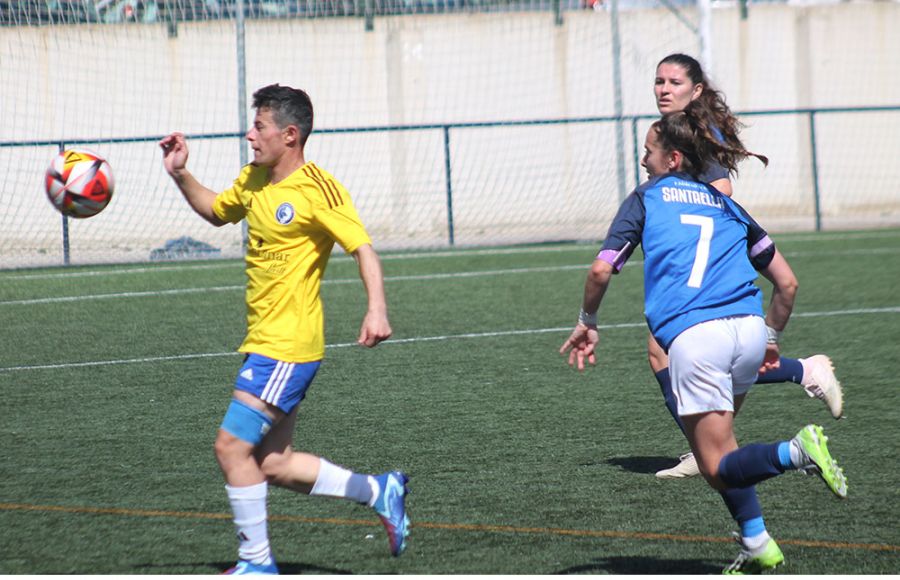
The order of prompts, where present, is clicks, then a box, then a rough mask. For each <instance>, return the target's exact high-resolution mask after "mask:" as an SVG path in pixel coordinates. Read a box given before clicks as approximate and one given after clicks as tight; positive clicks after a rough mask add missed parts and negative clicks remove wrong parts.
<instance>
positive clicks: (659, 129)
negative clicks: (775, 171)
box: [651, 103, 769, 178]
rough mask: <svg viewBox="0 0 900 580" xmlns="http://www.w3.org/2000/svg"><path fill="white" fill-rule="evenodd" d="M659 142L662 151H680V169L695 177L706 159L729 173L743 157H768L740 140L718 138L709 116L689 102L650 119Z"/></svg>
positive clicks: (705, 166) (765, 159)
mask: <svg viewBox="0 0 900 580" xmlns="http://www.w3.org/2000/svg"><path fill="white" fill-rule="evenodd" d="M651 128H652V129H653V130H654V131H656V135H657V137H658V139H659V144H660V147H662V149H664V150H665V151H680V152H681V153H682V155H684V160H683V161H682V163H681V170H682V171H684V172H685V173H689V174H691V175H692V176H694V177H695V178H696V177H698V176H699V175H701V174H702V173H703V172H704V171H705V170H706V168H707V167H708V166H709V165H710V163H716V164H718V165H720V166H722V167H724V168H725V169H727V170H728V172H729V173H734V174H736V173H737V166H738V163H740V162H741V161H743V160H744V159H746V158H747V157H756V158H757V159H759V160H760V161H762V163H763V165H768V164H769V158H768V157H766V156H765V155H759V154H758V153H753V152H751V151H747V149H746V148H745V147H744V146H743V144H740V143H739V145H738V146H737V147H736V146H734V145H732V144H731V143H729V142H727V141H722V140H720V139H718V138H717V137H716V135H715V133H714V132H713V129H712V127H710V126H709V118H708V117H707V116H706V115H705V113H704V112H703V110H702V109H701V108H700V107H697V106H695V105H694V103H691V104H690V105H688V106H687V107H686V108H685V109H684V110H683V111H678V112H675V113H669V114H667V115H663V117H662V118H661V119H660V120H659V121H656V122H655V123H653V125H652V126H651Z"/></svg>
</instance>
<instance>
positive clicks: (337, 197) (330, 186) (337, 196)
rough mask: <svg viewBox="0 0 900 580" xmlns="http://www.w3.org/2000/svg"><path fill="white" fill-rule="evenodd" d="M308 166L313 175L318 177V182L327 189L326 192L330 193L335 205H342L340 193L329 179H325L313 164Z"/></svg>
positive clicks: (342, 200)
mask: <svg viewBox="0 0 900 580" xmlns="http://www.w3.org/2000/svg"><path fill="white" fill-rule="evenodd" d="M309 165H310V169H312V171H313V173H315V174H316V175H318V176H319V181H320V182H321V183H324V184H325V186H326V187H327V188H328V191H330V192H331V195H332V196H333V198H334V200H335V201H334V203H335V205H344V199H343V197H342V196H341V192H340V190H339V189H338V188H337V186H336V185H335V184H334V183H333V182H332V181H331V180H330V179H326V178H325V176H324V175H322V170H321V169H319V168H318V167H317V166H316V165H315V163H310V164H309Z"/></svg>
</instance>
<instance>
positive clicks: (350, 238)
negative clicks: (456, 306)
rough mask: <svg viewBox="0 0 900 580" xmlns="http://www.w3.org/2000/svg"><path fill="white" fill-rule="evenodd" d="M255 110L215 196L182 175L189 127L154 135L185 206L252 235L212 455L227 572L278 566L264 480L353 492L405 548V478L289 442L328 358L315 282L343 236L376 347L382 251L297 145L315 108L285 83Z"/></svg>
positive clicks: (259, 96) (380, 333) (363, 330)
mask: <svg viewBox="0 0 900 580" xmlns="http://www.w3.org/2000/svg"><path fill="white" fill-rule="evenodd" d="M253 108H254V109H256V116H255V119H254V121H253V127H252V128H251V129H250V130H249V131H248V132H247V135H246V138H247V141H248V142H249V144H250V146H251V148H252V149H253V156H254V160H253V162H252V163H250V164H248V165H247V166H246V167H244V168H243V170H242V171H241V173H240V175H239V176H238V178H237V179H236V180H235V181H234V184H233V185H232V186H231V187H230V188H228V189H226V190H225V191H222V192H221V193H216V192H215V191H212V190H210V189H208V188H206V187H205V186H203V185H202V184H201V183H200V182H199V181H197V179H196V178H195V177H194V176H193V175H192V174H191V172H190V171H188V169H187V167H186V165H187V160H188V147H187V143H186V142H185V139H184V135H182V134H181V133H173V134H171V135H169V136H167V137H165V138H163V139H162V140H161V141H160V143H159V144H160V146H161V147H162V150H163V164H164V166H165V168H166V171H167V172H168V173H169V175H170V176H171V177H172V178H173V179H174V181H175V183H176V185H177V186H178V188H179V189H180V190H181V193H182V194H183V195H184V197H185V199H186V200H187V202H188V204H189V205H190V206H191V208H193V209H194V211H195V212H197V213H198V214H199V215H200V216H201V217H203V218H204V219H206V221H208V222H209V223H211V224H212V225H214V226H223V225H225V224H227V223H232V224H236V223H238V222H240V221H242V220H246V223H247V234H248V238H249V240H250V242H249V244H248V247H247V251H246V256H245V261H246V274H247V292H246V302H247V334H246V335H245V337H244V341H243V343H242V344H241V346H240V348H239V349H238V350H239V351H240V352H242V353H244V354H245V358H244V362H243V364H242V366H241V369H240V370H239V371H238V373H237V375H238V376H237V379H236V381H235V385H234V391H233V392H232V400H231V403H230V405H229V407H228V410H227V411H226V412H225V417H224V418H223V420H222V424H221V426H220V427H219V431H218V433H217V435H216V442H215V453H216V459H217V460H218V462H219V467H220V468H221V470H222V473H223V475H224V476H225V483H226V486H225V489H226V491H227V493H228V500H229V503H230V504H231V508H232V512H233V514H234V524H235V528H236V531H237V535H238V540H239V545H238V562H237V565H236V566H234V567H233V568H231V569H230V570H229V571H227V572H226V574H277V573H278V567H277V565H276V563H275V559H274V557H273V556H272V553H271V548H270V544H269V535H268V527H267V519H268V518H267V510H266V501H267V496H268V485H269V484H272V485H276V486H279V487H283V488H286V489H290V490H292V491H297V492H301V493H307V494H309V495H314V496H324V497H336V498H343V499H348V500H351V501H355V502H358V503H360V504H363V505H367V506H369V507H371V508H373V509H374V511H375V513H376V514H377V515H378V517H379V518H380V519H381V521H382V523H383V524H384V527H385V529H386V531H387V534H388V543H389V546H390V550H391V554H393V555H394V556H399V555H400V554H401V553H402V552H403V550H404V549H405V547H406V543H407V542H406V538H407V536H408V534H409V518H408V517H407V515H406V507H405V498H406V494H407V489H406V483H407V479H408V478H407V476H406V475H405V474H404V473H402V472H399V471H389V472H386V473H383V474H380V475H369V474H364V473H355V472H353V471H350V470H349V469H346V468H344V467H341V466H338V465H335V464H333V463H331V462H329V461H328V460H326V459H325V458H323V457H318V456H316V455H313V454H311V453H303V452H300V451H295V450H294V449H293V437H294V428H295V426H296V423H297V411H298V409H299V405H300V402H301V401H302V400H303V398H304V397H305V395H306V391H307V389H308V388H309V386H310V384H311V383H312V381H313V378H314V377H315V376H316V373H317V372H318V370H319V366H320V364H321V361H322V358H323V357H324V355H325V331H324V314H323V307H322V301H321V297H320V293H319V289H320V286H321V282H322V277H323V276H324V274H325V268H326V266H327V265H328V259H329V257H330V255H331V251H332V249H333V247H334V245H335V243H338V244H340V245H341V247H342V248H343V249H344V251H346V252H347V253H348V254H350V255H352V256H353V257H354V259H355V260H356V261H357V263H358V266H359V276H360V278H361V279H362V281H363V285H364V286H365V291H366V296H367V302H368V308H367V310H366V314H365V316H364V317H363V321H362V324H361V326H360V331H359V337H358V339H357V342H358V343H359V344H360V345H363V346H367V347H374V346H376V345H378V344H379V343H380V342H382V341H384V340H387V339H388V338H389V337H390V336H391V325H390V322H389V321H388V315H387V302H386V300H385V295H384V278H383V275H382V270H381V262H380V260H379V258H378V254H377V253H376V252H375V250H374V249H373V248H372V241H371V239H370V238H369V235H368V233H367V232H366V229H365V227H364V226H363V224H362V222H361V221H360V219H359V215H358V214H357V211H356V208H355V207H354V205H353V201H352V199H351V198H350V194H349V192H348V191H347V190H346V189H345V188H344V186H343V185H341V183H340V182H339V181H337V180H336V179H335V178H334V177H333V176H332V175H331V174H330V173H328V172H327V171H325V170H324V169H322V168H320V167H319V166H318V165H316V164H315V163H313V162H311V161H307V160H306V158H305V156H304V153H303V150H304V146H305V144H306V140H307V138H308V137H309V135H310V133H311V132H312V128H313V106H312V102H311V101H310V98H309V96H308V95H307V94H306V93H305V92H304V91H301V90H299V89H294V88H291V87H284V86H280V85H269V86H267V87H263V88H261V89H259V90H258V91H256V92H255V93H254V94H253Z"/></svg>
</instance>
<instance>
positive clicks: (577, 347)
mask: <svg viewBox="0 0 900 580" xmlns="http://www.w3.org/2000/svg"><path fill="white" fill-rule="evenodd" d="M599 342H600V335H599V333H598V332H597V327H596V326H587V325H585V324H582V323H580V322H579V323H578V324H577V325H575V330H573V331H572V334H571V335H570V336H569V338H568V339H567V340H566V342H564V343H563V345H562V347H561V348H560V349H559V353H560V354H562V355H565V354H566V353H567V352H568V353H569V366H574V367H576V368H577V369H578V370H579V371H583V370H584V361H585V360H587V362H588V363H590V364H591V365H595V364H597V357H596V355H595V354H594V349H595V348H596V346H597V343H599Z"/></svg>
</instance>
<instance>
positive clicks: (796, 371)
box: [756, 357, 803, 385]
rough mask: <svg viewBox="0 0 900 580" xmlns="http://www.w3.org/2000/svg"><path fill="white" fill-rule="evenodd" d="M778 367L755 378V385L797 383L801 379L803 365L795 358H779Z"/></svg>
mask: <svg viewBox="0 0 900 580" xmlns="http://www.w3.org/2000/svg"><path fill="white" fill-rule="evenodd" d="M779 360H780V361H781V364H780V366H779V367H778V368H777V369H771V370H769V371H766V372H765V373H762V374H761V375H759V376H758V377H756V384H757V385H766V384H769V383H797V384H798V385H799V384H800V379H802V378H803V363H801V362H800V360H799V359H796V358H785V357H781V358H780V359H779Z"/></svg>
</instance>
